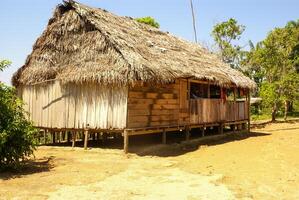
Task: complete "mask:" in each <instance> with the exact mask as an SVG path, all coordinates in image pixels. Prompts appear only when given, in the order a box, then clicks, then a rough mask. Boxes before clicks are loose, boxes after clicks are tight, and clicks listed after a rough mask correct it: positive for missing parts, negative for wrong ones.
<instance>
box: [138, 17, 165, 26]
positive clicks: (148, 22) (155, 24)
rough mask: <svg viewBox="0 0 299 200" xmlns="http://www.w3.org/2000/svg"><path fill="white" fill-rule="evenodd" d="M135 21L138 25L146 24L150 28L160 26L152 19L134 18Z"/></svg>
mask: <svg viewBox="0 0 299 200" xmlns="http://www.w3.org/2000/svg"><path fill="white" fill-rule="evenodd" d="M135 20H136V21H137V22H140V23H144V24H148V25H150V26H152V27H156V28H160V24H159V23H158V22H156V20H155V19H154V18H152V17H142V18H136V19H135Z"/></svg>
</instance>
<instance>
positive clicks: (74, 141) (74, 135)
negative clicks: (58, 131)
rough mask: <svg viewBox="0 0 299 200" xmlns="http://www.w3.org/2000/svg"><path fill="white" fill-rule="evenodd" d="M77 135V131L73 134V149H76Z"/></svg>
mask: <svg viewBox="0 0 299 200" xmlns="http://www.w3.org/2000/svg"><path fill="white" fill-rule="evenodd" d="M76 135H77V132H76V131H74V132H72V140H73V141H72V147H73V148H74V147H75V145H76Z"/></svg>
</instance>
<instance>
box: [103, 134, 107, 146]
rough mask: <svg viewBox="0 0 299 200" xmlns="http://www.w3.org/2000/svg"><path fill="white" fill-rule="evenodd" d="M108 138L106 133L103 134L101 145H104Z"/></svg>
mask: <svg viewBox="0 0 299 200" xmlns="http://www.w3.org/2000/svg"><path fill="white" fill-rule="evenodd" d="M107 138H108V134H107V133H103V135H102V139H103V143H104V144H105V143H106V141H107Z"/></svg>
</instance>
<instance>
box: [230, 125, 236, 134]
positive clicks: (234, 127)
mask: <svg viewBox="0 0 299 200" xmlns="http://www.w3.org/2000/svg"><path fill="white" fill-rule="evenodd" d="M231 128H232V129H233V133H235V132H236V125H235V124H233V125H231Z"/></svg>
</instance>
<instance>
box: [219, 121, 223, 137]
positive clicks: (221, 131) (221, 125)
mask: <svg viewBox="0 0 299 200" xmlns="http://www.w3.org/2000/svg"><path fill="white" fill-rule="evenodd" d="M218 128H219V134H221V135H222V134H223V123H220V124H219V127H218Z"/></svg>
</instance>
